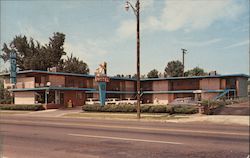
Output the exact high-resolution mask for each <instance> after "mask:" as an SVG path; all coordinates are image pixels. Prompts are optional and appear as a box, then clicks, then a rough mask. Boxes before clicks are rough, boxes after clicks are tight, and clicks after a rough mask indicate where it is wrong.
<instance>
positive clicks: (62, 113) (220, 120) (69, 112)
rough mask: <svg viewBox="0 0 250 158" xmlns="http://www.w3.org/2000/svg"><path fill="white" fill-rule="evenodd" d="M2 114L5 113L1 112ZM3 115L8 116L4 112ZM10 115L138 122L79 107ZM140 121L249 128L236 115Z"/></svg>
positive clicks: (125, 115) (133, 115)
mask: <svg viewBox="0 0 250 158" xmlns="http://www.w3.org/2000/svg"><path fill="white" fill-rule="evenodd" d="M2 113H5V112H4V111H2ZM5 114H7V115H8V114H9V111H6V113H5ZM10 115H19V116H20V115H22V116H32V117H69V118H83V119H84V118H85V119H86V118H88V119H106V120H129V121H138V120H137V119H136V113H101V112H99V113H92V112H82V109H81V107H78V108H73V109H51V110H43V111H34V112H27V111H26V112H24V113H10ZM141 116H142V119H141V120H140V121H155V122H175V123H185V122H204V123H217V124H238V125H247V126H249V125H250V123H249V119H250V117H249V116H237V115H199V114H193V115H169V114H148V113H147V114H146V113H142V114H141Z"/></svg>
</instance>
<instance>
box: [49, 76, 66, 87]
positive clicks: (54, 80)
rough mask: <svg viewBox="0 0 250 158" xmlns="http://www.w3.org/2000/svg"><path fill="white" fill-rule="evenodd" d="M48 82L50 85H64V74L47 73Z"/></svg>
mask: <svg viewBox="0 0 250 158" xmlns="http://www.w3.org/2000/svg"><path fill="white" fill-rule="evenodd" d="M49 82H50V83H51V86H62V87H64V86H65V76H60V75H49Z"/></svg>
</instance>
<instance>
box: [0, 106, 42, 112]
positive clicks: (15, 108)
mask: <svg viewBox="0 0 250 158" xmlns="http://www.w3.org/2000/svg"><path fill="white" fill-rule="evenodd" d="M0 110H30V111H38V110H44V107H43V105H0Z"/></svg>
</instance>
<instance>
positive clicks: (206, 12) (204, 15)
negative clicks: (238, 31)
mask: <svg viewBox="0 0 250 158" xmlns="http://www.w3.org/2000/svg"><path fill="white" fill-rule="evenodd" d="M243 7H244V6H243V5H241V4H240V3H236V1H232V0H221V1H220V0H216V1H211V0H210V1H208V0H207V1H204V0H203V1H194V0H193V1H191V0H179V1H166V3H165V8H164V9H163V12H162V15H161V17H160V19H159V20H160V21H162V23H161V24H160V27H161V28H162V29H165V30H168V31H175V30H179V29H190V30H195V29H204V28H207V27H209V26H210V25H212V24H213V23H214V22H216V21H218V20H220V19H235V18H236V17H237V16H238V15H240V13H241V12H242V10H243Z"/></svg>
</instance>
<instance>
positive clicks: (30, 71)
mask: <svg viewBox="0 0 250 158" xmlns="http://www.w3.org/2000/svg"><path fill="white" fill-rule="evenodd" d="M27 73H35V74H51V75H65V76H79V77H88V78H94V77H95V75H87V74H78V73H65V72H50V71H42V70H25V71H18V72H17V74H27ZM7 75H9V73H2V74H0V76H7ZM109 77H110V78H111V79H114V80H130V81H136V79H135V78H128V77H114V76H109ZM223 77H245V78H249V75H246V74H227V75H212V76H190V77H166V78H146V79H141V81H161V80H181V79H201V78H223Z"/></svg>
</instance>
